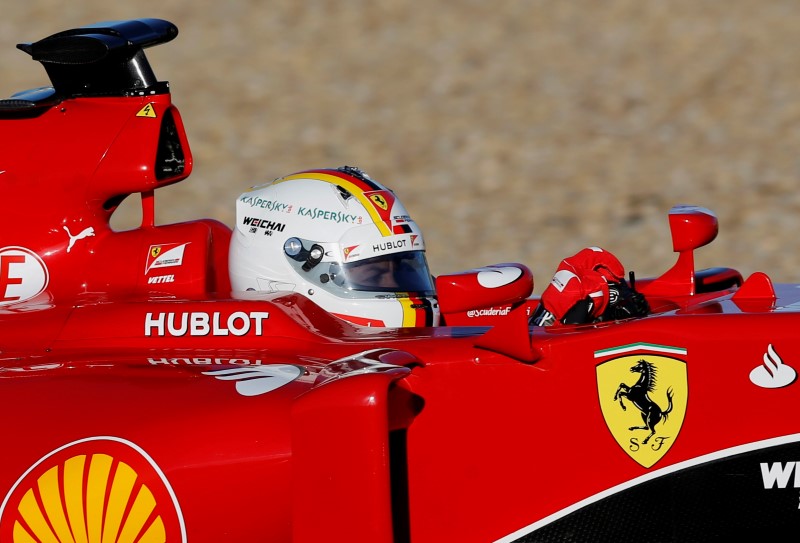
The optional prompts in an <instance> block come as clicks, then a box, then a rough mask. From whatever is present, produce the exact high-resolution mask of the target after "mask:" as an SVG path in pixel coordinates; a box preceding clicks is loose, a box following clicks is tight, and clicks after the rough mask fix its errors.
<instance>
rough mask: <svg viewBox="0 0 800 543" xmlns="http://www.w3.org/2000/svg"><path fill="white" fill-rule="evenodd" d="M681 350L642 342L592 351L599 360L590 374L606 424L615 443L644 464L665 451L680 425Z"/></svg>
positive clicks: (683, 395)
mask: <svg viewBox="0 0 800 543" xmlns="http://www.w3.org/2000/svg"><path fill="white" fill-rule="evenodd" d="M685 354H686V350H685V349H681V348H678V347H667V346H664V345H653V344H648V343H635V344H632V345H624V346H622V347H615V348H612V349H604V350H602V351H597V352H595V358H597V359H603V360H602V361H601V362H600V363H599V364H598V365H597V367H596V372H597V393H598V399H599V401H600V409H601V410H602V412H603V418H604V419H605V422H606V425H607V426H608V429H609V430H610V431H611V434H612V435H613V436H614V439H615V440H616V441H617V443H618V444H619V446H620V447H622V449H623V450H624V451H625V452H626V453H627V454H628V455H629V456H630V457H631V458H633V459H634V460H635V461H636V462H638V463H639V464H641V465H642V466H644V467H646V468H649V467H651V466H652V465H653V464H655V463H656V462H658V460H659V459H661V457H663V456H664V455H665V454H666V453H667V451H668V450H669V449H670V448H671V447H672V444H673V443H674V442H675V440H676V439H677V437H678V432H679V431H680V429H681V426H682V425H683V419H684V417H685V415H686V406H687V397H688V381H687V372H686V361H685V360H682V359H680V358H678V357H679V356H681V355H683V356H684V357H685ZM614 355H623V356H614ZM666 355H671V356H666ZM631 374H634V375H635V374H638V376H637V377H636V378H635V379H632V378H631ZM631 407H633V408H635V409H630V408H631Z"/></svg>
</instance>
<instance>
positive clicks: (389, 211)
mask: <svg viewBox="0 0 800 543" xmlns="http://www.w3.org/2000/svg"><path fill="white" fill-rule="evenodd" d="M228 269H229V271H230V278H231V286H232V288H233V290H237V291H243V290H258V291H271V292H279V291H294V292H299V293H301V294H304V295H306V296H308V297H309V298H310V299H312V300H313V301H314V302H316V303H317V304H318V305H319V306H321V307H322V308H324V309H326V310H327V311H329V312H331V313H333V314H334V315H336V316H338V317H341V318H343V319H345V320H348V321H350V322H353V323H355V324H360V325H365V326H391V327H400V326H436V325H438V324H439V304H438V302H437V300H436V291H435V287H434V283H433V278H432V277H431V274H430V272H429V270H428V263H427V261H426V260H425V242H424V241H423V239H422V232H421V231H420V229H419V227H418V226H417V224H416V223H415V222H414V221H413V220H411V217H409V216H408V212H407V211H406V209H405V207H404V206H403V204H402V203H401V202H400V200H398V199H397V198H396V197H395V195H394V193H392V191H391V190H389V189H387V188H386V187H384V186H383V185H380V184H379V183H376V182H375V181H373V180H372V179H370V178H369V176H368V175H366V174H365V173H364V172H362V171H360V170H358V169H357V168H352V167H349V166H343V167H341V168H338V169H335V170H334V169H326V170H309V171H305V172H300V173H296V174H293V175H288V176H286V177H281V178H279V179H276V180H275V181H272V182H271V183H267V184H265V185H260V186H257V187H253V188H251V189H250V190H249V191H247V192H245V193H244V194H242V195H241V196H239V198H238V199H237V201H236V228H235V229H234V233H233V237H232V238H231V246H230V254H229V259H228Z"/></svg>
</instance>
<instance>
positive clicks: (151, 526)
mask: <svg viewBox="0 0 800 543" xmlns="http://www.w3.org/2000/svg"><path fill="white" fill-rule="evenodd" d="M0 541H4V542H6V541H7V542H13V543H36V542H47V543H106V542H115V543H165V542H173V541H175V542H183V543H185V542H186V530H185V526H184V522H183V516H182V514H181V510H180V507H179V505H178V501H177V499H176V497H175V494H174V492H173V491H172V488H171V487H170V485H169V483H168V482H167V479H166V477H165V476H164V474H163V472H162V471H161V469H160V468H159V467H158V466H157V465H156V464H155V462H154V461H153V460H152V459H151V458H150V457H149V456H148V455H147V453H145V452H144V450H142V449H141V448H140V447H138V446H137V445H135V444H133V443H131V442H129V441H126V440H123V439H120V438H116V437H110V436H102V437H92V438H87V439H83V440H80V441H75V442H73V443H69V444H67V445H65V446H63V447H60V448H59V449H56V450H55V451H53V452H51V453H49V454H47V455H45V456H44V457H43V458H42V459H40V460H39V461H38V462H37V463H36V464H34V465H33V466H31V467H30V468H29V469H28V470H27V471H26V472H25V473H24V474H23V475H22V477H20V478H19V480H18V481H17V482H16V483H15V484H14V486H13V487H12V488H11V490H10V491H9V493H8V495H6V497H5V499H4V500H3V503H2V505H1V506H0Z"/></svg>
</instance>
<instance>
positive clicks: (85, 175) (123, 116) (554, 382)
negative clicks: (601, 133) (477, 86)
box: [0, 19, 800, 543]
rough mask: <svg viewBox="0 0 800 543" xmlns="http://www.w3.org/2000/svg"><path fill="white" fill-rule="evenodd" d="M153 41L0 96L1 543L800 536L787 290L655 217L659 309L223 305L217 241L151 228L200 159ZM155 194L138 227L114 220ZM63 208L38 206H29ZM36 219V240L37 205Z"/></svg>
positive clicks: (461, 291)
mask: <svg viewBox="0 0 800 543" xmlns="http://www.w3.org/2000/svg"><path fill="white" fill-rule="evenodd" d="M176 34H177V29H176V28H175V27H174V26H173V25H172V24H170V23H168V22H166V21H160V20H155V19H142V20H135V21H118V22H109V23H101V24H98V25H94V26H91V27H86V28H82V29H75V30H71V31H66V32H63V33H59V34H55V35H53V36H51V37H48V38H45V39H43V40H40V41H38V42H34V43H30V44H22V45H21V46H20V48H21V49H23V50H24V51H25V52H27V53H29V54H31V55H32V57H33V59H34V60H37V61H40V62H41V63H42V64H43V65H44V67H45V68H46V69H47V72H48V74H49V76H50V79H51V83H52V86H50V87H47V88H42V89H35V90H31V91H24V92H21V93H18V94H16V95H14V96H12V97H11V98H9V99H7V100H2V101H0V141H1V142H2V148H3V153H2V154H0V183H1V184H2V191H3V209H4V213H3V214H2V215H0V225H1V226H2V232H3V236H2V240H0V408H1V409H2V413H3V421H4V424H3V434H4V435H3V440H2V443H3V454H2V458H3V460H2V462H0V500H2V501H0V541H2V542H6V541H9V542H12V541H13V542H28V541H57V542H68V541H69V542H72V541H75V542H100V541H120V542H122V541H130V542H134V541H141V542H151V541H170V542H173V541H192V542H200V541H215V542H216V541H237V542H238V541H248V542H249V541H279V542H280V541H295V542H298V543H302V542H318V541H359V542H361V541H363V542H367V541H368V542H390V541H391V542H397V543H402V542H413V543H429V542H437V543H438V542H442V541H459V542H473V541H474V542H488V541H503V542H510V541H527V542H533V541H618V540H634V539H635V540H643V541H682V542H685V541H719V540H726V539H729V538H731V537H734V536H740V537H741V536H742V535H749V536H754V537H755V536H758V537H760V538H766V537H767V536H769V535H770V534H776V533H782V532H783V531H785V530H787V529H790V528H794V527H796V526H798V525H800V509H798V503H800V490H799V489H800V471H798V470H800V466H799V465H798V462H800V443H799V442H800V420H798V418H797V417H796V416H795V413H794V410H795V409H797V407H798V406H800V385H798V383H797V379H796V371H797V368H798V367H800V341H798V337H797V332H796V330H797V326H798V323H800V315H799V314H798V309H800V288H798V286H797V285H790V284H776V285H773V284H772V282H771V281H770V279H769V278H768V277H767V276H766V275H765V274H762V273H756V274H753V275H752V276H750V277H748V278H747V279H746V280H743V278H742V277H741V276H740V275H739V274H738V273H737V272H736V271H735V270H731V269H727V268H714V269H708V270H695V268H694V261H693V253H694V250H695V249H697V248H699V247H701V246H703V245H705V244H707V243H709V242H710V241H712V240H713V238H714V237H715V236H716V233H717V221H716V218H715V217H714V215H713V213H711V212H709V211H708V210H705V209H702V208H697V207H690V206H679V207H676V208H674V209H673V210H672V211H671V212H670V215H669V224H670V228H671V231H672V235H673V249H674V251H675V252H676V253H678V259H677V262H676V264H675V266H674V267H673V268H671V269H670V270H668V271H667V272H666V273H664V274H663V275H661V276H660V277H656V278H650V279H640V280H639V281H638V282H637V286H638V288H639V290H640V291H641V292H642V293H643V294H644V295H645V296H646V297H647V299H648V302H649V304H650V306H651V308H652V313H651V314H650V315H648V316H647V317H644V318H640V319H633V320H626V321H619V322H607V323H602V324H596V325H582V326H562V327H558V328H543V327H534V326H529V324H528V316H529V315H530V313H531V310H532V309H533V308H534V307H535V306H536V304H537V301H536V300H535V299H534V298H531V297H530V295H531V292H532V288H533V278H532V277H531V274H530V272H529V271H528V270H527V268H525V266H522V265H514V264H502V265H497V266H488V267H486V268H482V269H478V270H470V271H467V272H464V273H463V274H453V275H448V276H441V277H438V278H437V279H436V284H437V290H438V294H439V303H440V306H441V311H442V315H443V317H444V323H445V325H444V326H440V327H437V328H419V329H388V328H367V327H358V326H355V325H351V324H348V323H346V322H344V321H342V320H339V319H337V318H336V317H333V316H332V315H330V314H328V313H326V312H325V311H323V310H322V309H320V308H319V307H318V306H316V305H314V304H313V303H312V302H311V301H309V300H307V299H305V298H303V297H302V296H298V295H296V294H258V293H248V294H245V293H231V292H229V290H230V288H229V283H228V280H227V273H226V255H227V247H228V242H229V237H230V229H229V228H228V227H226V226H225V225H223V224H221V223H219V222H217V221H214V220H209V219H201V220H197V221H191V222H187V223H182V224H171V225H155V224H154V213H153V201H154V192H155V189H157V188H159V187H160V186H163V185H166V184H170V183H174V182H177V181H180V180H182V179H184V178H186V177H187V176H188V175H189V174H190V173H191V169H192V157H191V152H190V149H189V145H188V142H187V140H186V135H185V133H184V129H183V125H182V123H181V119H180V115H179V113H178V110H177V109H176V108H175V106H174V105H172V103H171V99H170V92H169V87H168V86H167V84H166V83H164V82H159V81H157V80H156V79H155V77H154V75H153V72H152V70H151V69H150V66H149V65H148V63H147V59H146V58H145V55H144V53H143V50H144V48H146V47H150V46H154V45H158V44H160V43H163V42H165V41H168V40H170V39H172V38H173V37H175V35H176ZM134 194H138V195H141V199H142V210H143V212H142V225H141V226H140V227H139V228H136V229H133V230H130V231H123V232H117V231H114V230H112V228H111V227H110V226H109V218H110V216H111V214H112V213H113V212H114V210H115V209H116V207H117V206H118V205H119V203H120V202H121V201H122V199H124V198H125V197H127V196H129V195H134ZM43 195H47V199H46V200H44V199H43ZM31 198H37V199H38V202H39V205H37V206H36V208H35V209H36V210H37V211H36V215H35V216H31V207H30V206H28V205H25V202H26V201H28V200H30V199H31Z"/></svg>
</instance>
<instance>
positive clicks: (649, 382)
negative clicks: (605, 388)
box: [614, 358, 673, 445]
mask: <svg viewBox="0 0 800 543" xmlns="http://www.w3.org/2000/svg"><path fill="white" fill-rule="evenodd" d="M631 371H632V372H636V373H639V374H640V376H639V380H638V381H636V383H634V385H633V386H628V385H626V384H625V383H620V384H619V386H618V387H617V392H616V393H615V394H614V399H615V400H619V406H620V407H621V408H622V410H623V411H626V410H627V407H625V403H624V402H623V401H622V400H623V399H627V400H628V401H630V402H631V403H632V404H633V406H634V407H635V408H636V409H638V410H639V411H641V413H642V422H644V426H631V427H630V428H628V430H650V433H649V434H648V435H647V437H646V438H644V441H642V445H644V444H645V443H647V442H648V441H650V438H651V437H653V436H654V435H655V434H656V425H657V424H658V423H659V422H661V421H662V420H664V421H666V420H667V415H669V414H670V413H671V412H672V394H673V393H672V389H671V388H668V389H667V401H668V402H669V406H667V408H666V409H661V407H659V405H658V404H657V403H656V402H654V401H653V399H652V398H650V391H652V390H654V389H655V386H656V372H657V370H656V367H655V366H654V365H653V364H651V363H650V362H648V361H647V360H645V359H644V358H642V359H640V360H639V361H638V362H637V363H636V364H635V365H634V366H633V367H632V368H631Z"/></svg>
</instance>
